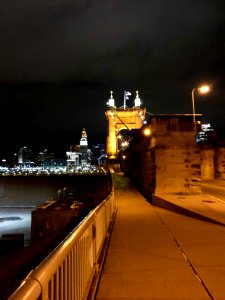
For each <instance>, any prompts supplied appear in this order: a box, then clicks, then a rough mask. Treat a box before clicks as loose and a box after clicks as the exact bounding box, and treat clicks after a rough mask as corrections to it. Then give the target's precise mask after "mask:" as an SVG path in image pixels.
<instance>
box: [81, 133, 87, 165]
mask: <svg viewBox="0 0 225 300" xmlns="http://www.w3.org/2000/svg"><path fill="white" fill-rule="evenodd" d="M80 153H81V165H82V166H83V165H87V163H88V140H87V132H86V130H85V128H83V130H82V136H81V139H80Z"/></svg>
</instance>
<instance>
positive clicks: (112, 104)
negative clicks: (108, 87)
mask: <svg viewBox="0 0 225 300" xmlns="http://www.w3.org/2000/svg"><path fill="white" fill-rule="evenodd" d="M106 104H107V105H108V106H110V107H115V99H114V98H113V91H110V98H109V100H108V102H107V103H106Z"/></svg>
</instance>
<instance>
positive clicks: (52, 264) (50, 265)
mask: <svg viewBox="0 0 225 300" xmlns="http://www.w3.org/2000/svg"><path fill="white" fill-rule="evenodd" d="M115 212H116V206H115V202H114V193H113V192H112V193H111V195H110V196H108V197H107V198H106V199H105V200H104V201H103V202H102V203H101V204H100V205H99V206H97V207H96V208H95V209H94V210H93V211H92V212H91V213H90V214H89V215H88V216H87V217H86V218H85V219H84V220H83V221H82V222H81V223H80V224H79V226H78V227H77V228H76V229H74V231H72V232H71V233H70V234H69V235H68V236H67V237H66V238H65V240H64V241H63V242H62V243H61V244H60V245H59V246H58V247H57V248H56V249H55V250H54V251H53V252H52V253H51V254H50V255H49V256H48V257H47V258H46V259H45V260H44V261H43V262H42V263H41V264H40V265H39V266H38V267H37V268H36V269H34V270H32V271H31V272H30V274H29V275H28V276H27V277H26V278H25V279H24V281H23V282H22V283H21V285H20V286H19V287H18V289H17V290H16V291H15V292H14V293H13V294H12V295H11V296H10V298H9V299H10V300H21V299H23V300H36V299H38V300H40V299H41V300H47V299H49V300H53V299H54V300H65V299H67V300H70V299H71V300H72V299H73V300H74V299H75V300H81V299H87V298H88V297H89V298H90V290H94V289H93V282H94V281H95V282H97V280H96V278H98V275H99V273H100V269H101V265H102V264H103V259H102V256H103V255H102V252H105V251H106V245H107V243H106V241H107V240H108V238H109V233H110V231H111V228H112V224H113V219H114V216H115ZM95 288H96V287H95Z"/></svg>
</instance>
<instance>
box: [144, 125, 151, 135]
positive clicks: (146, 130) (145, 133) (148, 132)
mask: <svg viewBox="0 0 225 300" xmlns="http://www.w3.org/2000/svg"><path fill="white" fill-rule="evenodd" d="M143 133H144V135H145V136H150V134H151V130H150V128H149V127H146V128H145V129H144V130H143Z"/></svg>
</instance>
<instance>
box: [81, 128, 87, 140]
mask: <svg viewBox="0 0 225 300" xmlns="http://www.w3.org/2000/svg"><path fill="white" fill-rule="evenodd" d="M82 138H87V132H86V130H85V128H83V130H82Z"/></svg>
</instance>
